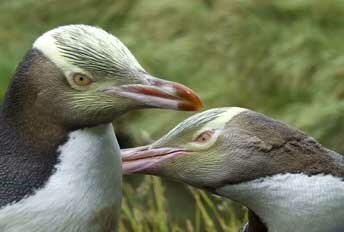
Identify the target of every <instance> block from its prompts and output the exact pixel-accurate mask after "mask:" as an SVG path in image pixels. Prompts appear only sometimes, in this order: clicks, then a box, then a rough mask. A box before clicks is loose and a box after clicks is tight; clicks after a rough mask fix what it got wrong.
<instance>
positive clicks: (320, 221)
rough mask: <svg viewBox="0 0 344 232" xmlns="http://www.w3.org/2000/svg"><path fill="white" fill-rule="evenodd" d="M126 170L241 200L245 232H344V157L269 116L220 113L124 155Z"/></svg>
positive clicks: (200, 116)
mask: <svg viewBox="0 0 344 232" xmlns="http://www.w3.org/2000/svg"><path fill="white" fill-rule="evenodd" d="M122 161H123V170H124V173H126V174H130V173H142V174H151V175H157V176H161V177H164V178H168V179H172V180H176V181H180V182H182V183H186V184H189V185H192V186H195V187H197V188H201V189H204V190H207V191H210V192H212V193H214V194H217V195H220V196H223V197H226V198H230V199H232V200H234V201H237V202H239V203H241V204H243V205H244V206H246V207H247V208H248V209H249V222H248V224H247V225H245V227H244V228H243V230H242V231H244V232H261V231H269V232H275V231H277V232H290V231H293V232H305V231H312V232H325V231H326V232H341V231H344V156H343V155H341V154H339V153H337V152H335V151H332V150H330V149H327V148H325V147H323V146H322V145H320V144H319V143H318V142H317V141H316V140H315V139H314V138H312V137H310V136H308V135H306V134H305V133H303V132H301V131H299V130H297V129H294V128H292V127H290V126H288V125H286V124H284V123H282V122H279V121H276V120H274V119H272V118H269V117H268V116H266V115H264V114H261V113H258V112H254V111H252V110H249V109H244V108H239V107H228V108H215V109H211V110H207V111H204V112H202V113H199V114H195V115H193V116H191V117H190V118H188V119H186V120H185V121H183V122H181V123H180V124H179V125H177V126H176V127H175V128H174V129H172V130H171V131H170V132H168V133H167V134H166V135H165V136H163V137H162V138H160V139H158V140H157V141H156V142H154V143H152V144H150V145H147V146H143V147H138V148H129V149H124V150H122Z"/></svg>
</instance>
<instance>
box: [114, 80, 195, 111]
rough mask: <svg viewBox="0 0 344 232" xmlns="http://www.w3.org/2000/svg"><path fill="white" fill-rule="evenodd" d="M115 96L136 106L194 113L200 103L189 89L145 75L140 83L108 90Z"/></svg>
mask: <svg viewBox="0 0 344 232" xmlns="http://www.w3.org/2000/svg"><path fill="white" fill-rule="evenodd" d="M108 90H110V91H114V92H115V93H116V95H119V96H121V97H126V98H128V99H131V100H134V101H135V104H137V105H138V106H141V107H142V108H144V107H151V108H165V109H174V110H186V111H195V110H198V109H199V108H201V107H202V102H201V100H200V99H199V97H198V96H197V95H196V93H195V92H194V91H192V90H191V89H190V88H188V87H186V86H184V85H182V84H179V83H176V82H172V81H166V80H162V79H159V78H156V77H152V76H150V75H148V74H145V75H144V77H142V80H140V83H134V84H124V85H120V86H116V87H112V88H110V89H108Z"/></svg>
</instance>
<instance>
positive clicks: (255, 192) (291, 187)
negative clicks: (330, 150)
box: [217, 174, 344, 232]
mask: <svg viewBox="0 0 344 232" xmlns="http://www.w3.org/2000/svg"><path fill="white" fill-rule="evenodd" d="M217 193H218V194H220V195H222V196H226V197H228V198H231V199H233V200H236V201H239V202H241V203H242V204H244V205H245V206H247V207H248V208H249V209H250V210H252V211H253V212H254V213H255V214H256V215H257V216H258V218H260V219H261V221H262V222H263V224H265V225H266V227H267V228H268V231H270V232H271V231H281V232H284V231H296V232H297V231H310V230H311V231H315V232H317V231H337V230H339V228H344V221H343V220H342V219H343V218H344V181H343V179H341V178H339V177H335V176H332V175H321V174H319V175H314V176H307V175H305V174H278V175H274V176H270V177H264V178H260V179H256V180H253V181H248V182H244V183H240V184H235V185H227V186H224V187H221V188H220V189H218V190H217ZM315 218H316V220H315ZM250 231H255V230H250Z"/></svg>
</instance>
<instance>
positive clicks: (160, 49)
mask: <svg viewBox="0 0 344 232" xmlns="http://www.w3.org/2000/svg"><path fill="white" fill-rule="evenodd" d="M343 15H344V1H343V0H326V1H325V0H288V1H285V0H194V1H187V0H164V1H158V0H128V1H126V0H117V1H116V0H113V1H110V0H103V1H99V0H78V1H71V0H59V1H57V0H41V1H36V0H15V1H12V0H0V75H1V77H0V98H1V97H2V96H3V95H4V93H5V91H6V87H7V85H8V83H9V80H10V78H11V75H12V74H13V72H14V70H15V68H16V65H17V64H18V62H19V61H20V59H21V58H22V57H23V55H24V54H25V52H26V50H28V49H29V48H30V46H31V44H32V43H33V41H34V40H35V38H37V37H38V36H39V35H40V34H41V33H43V32H45V31H47V30H49V29H51V28H54V27H56V26H59V25H65V24H71V23H83V24H91V25H97V26H100V27H102V28H104V29H105V30H107V31H109V32H111V33H113V34H114V35H116V36H117V37H119V38H120V39H121V40H122V41H123V42H124V43H125V44H126V45H127V46H128V47H129V49H130V50H131V51H132V52H133V53H134V55H135V56H136V57H137V59H138V60H139V61H140V63H141V64H142V65H143V66H144V67H145V69H146V70H147V71H149V72H150V73H152V74H154V75H155V76H158V77H163V78H166V79H170V80H174V81H178V82H181V83H183V84H185V85H187V86H189V87H191V88H193V89H194V90H195V91H196V92H197V93H198V94H199V95H200V97H201V98H202V100H203V102H204V106H205V108H212V107H220V106H241V107H246V108H251V109H253V110H256V111H260V112H263V113H265V114H268V115H270V116H272V117H274V118H276V119H279V120H281V121H284V122H287V123H289V124H290V125H293V126H295V127H298V128H300V129H302V130H304V131H306V132H307V133H308V134H310V135H312V136H313V137H315V138H316V139H318V140H319V141H320V142H321V143H322V144H324V145H326V146H327V147H329V148H331V149H334V150H337V151H339V152H343V151H344V143H343V142H342V141H344V43H343V38H344V17H343ZM189 115H190V113H183V112H174V111H164V110H145V111H139V112H134V113H131V114H128V115H126V116H125V117H122V118H121V120H120V123H117V124H118V125H119V126H117V130H118V132H119V133H121V134H123V138H124V139H122V144H123V146H136V145H141V144H144V143H147V142H149V141H150V140H152V139H156V138H159V136H161V135H162V134H163V133H165V132H167V131H168V130H169V129H171V128H173V127H174V126H175V125H176V124H177V123H178V122H179V121H181V120H183V119H184V118H186V117H187V116H189ZM125 183H126V184H125V188H124V195H125V198H124V204H123V213H122V215H123V216H122V221H121V222H122V223H121V231H235V230H237V229H238V228H239V227H240V224H241V223H242V221H243V220H245V213H244V211H243V210H242V208H241V207H240V206H239V205H238V204H235V203H232V202H230V201H228V200H224V199H219V198H217V197H214V196H211V195H207V194H204V192H200V191H196V190H194V189H190V188H187V187H185V186H183V185H180V184H176V183H171V182H164V183H162V182H161V180H160V179H158V178H151V177H126V179H125Z"/></svg>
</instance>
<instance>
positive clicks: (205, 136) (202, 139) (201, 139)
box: [194, 130, 215, 143]
mask: <svg viewBox="0 0 344 232" xmlns="http://www.w3.org/2000/svg"><path fill="white" fill-rule="evenodd" d="M214 132H215V131H214V130H207V131H204V132H202V133H201V134H200V135H198V136H197V137H196V138H195V139H194V142H197V143H206V142H208V141H209V140H210V139H211V137H212V136H213V134H214Z"/></svg>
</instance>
